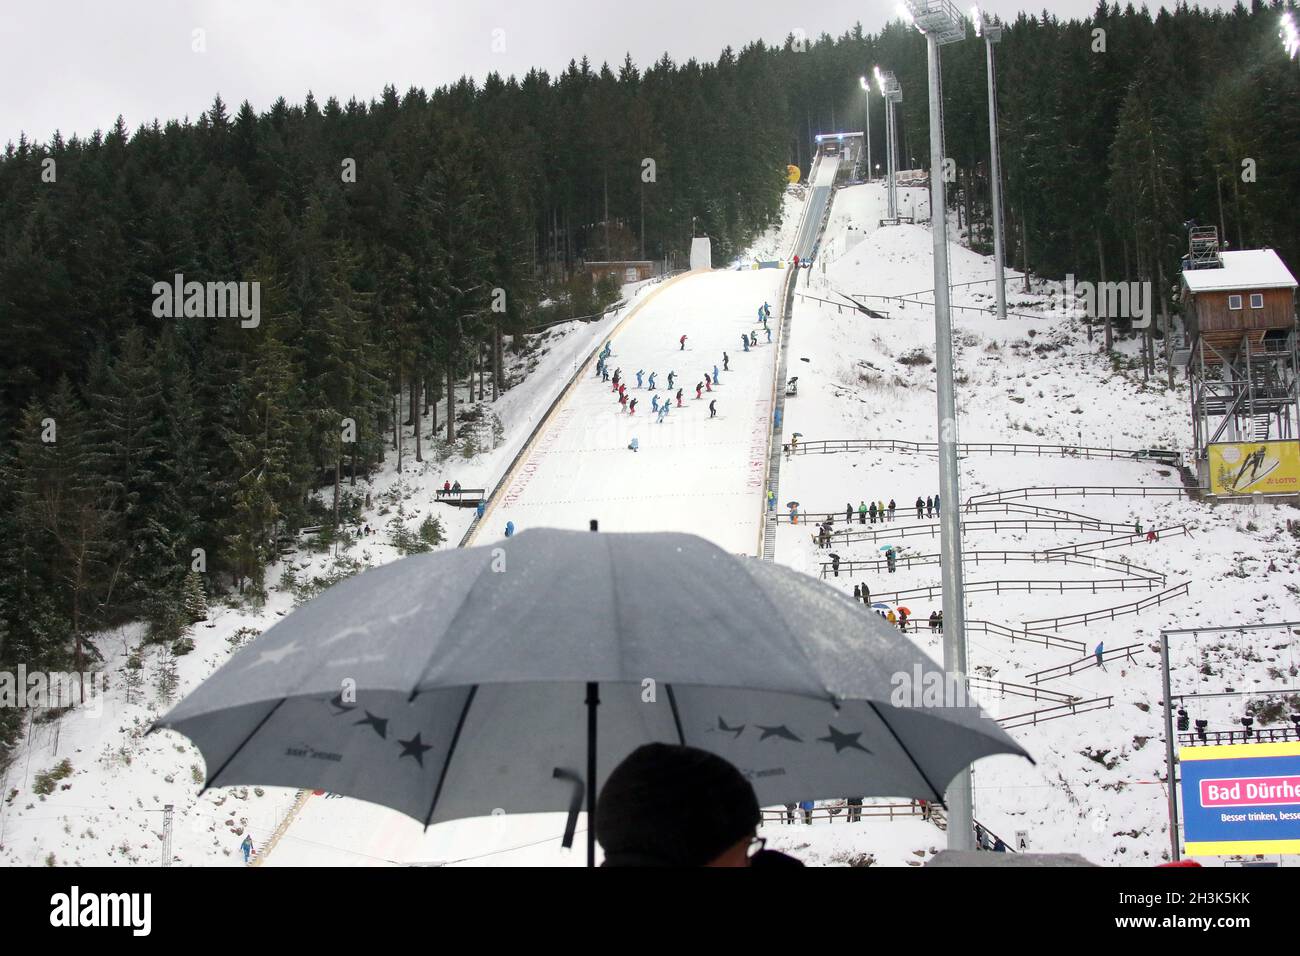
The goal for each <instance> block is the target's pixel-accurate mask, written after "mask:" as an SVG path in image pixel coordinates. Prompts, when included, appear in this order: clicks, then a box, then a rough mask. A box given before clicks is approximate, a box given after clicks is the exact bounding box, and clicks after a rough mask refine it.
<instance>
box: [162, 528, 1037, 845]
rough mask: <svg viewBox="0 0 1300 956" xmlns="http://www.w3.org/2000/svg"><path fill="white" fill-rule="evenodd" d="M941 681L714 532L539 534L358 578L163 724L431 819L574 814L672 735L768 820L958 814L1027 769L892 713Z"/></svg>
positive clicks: (233, 768)
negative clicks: (949, 791)
mask: <svg viewBox="0 0 1300 956" xmlns="http://www.w3.org/2000/svg"><path fill="white" fill-rule="evenodd" d="M742 598H743V599H742ZM936 670H937V668H936V667H935V666H934V664H932V663H931V662H930V660H929V658H927V657H925V656H924V655H923V654H921V653H920V652H919V651H917V650H916V649H915V648H913V647H912V645H911V643H910V642H908V641H907V640H906V639H904V638H900V637H899V635H898V632H897V630H896V629H891V628H889V627H888V626H886V625H885V624H884V622H882V621H881V620H879V618H878V617H876V616H875V615H873V614H870V613H868V612H867V611H866V610H865V609H864V608H863V607H862V606H861V605H860V604H859V603H857V602H854V601H852V600H850V599H849V598H847V597H845V596H843V595H841V594H839V593H838V592H837V591H835V590H833V589H832V588H830V587H828V586H826V585H824V584H822V583H821V582H819V581H817V580H815V579H814V578H811V577H808V576H806V575H803V574H800V573H798V572H796V571H793V570H791V569H789V568H785V567H782V566H780V565H777V564H772V563H769V562H765V561H758V560H754V559H749V558H737V557H734V556H732V555H729V554H727V553H726V552H725V551H723V550H722V549H720V548H718V547H717V546H715V545H713V544H711V543H709V542H706V541H704V540H703V539H701V538H698V537H695V536H693V535H686V534H592V533H590V532H575V531H556V530H547V529H540V530H530V531H525V532H523V533H522V534H519V535H517V536H515V537H514V538H512V539H510V540H508V541H505V542H500V543H497V544H494V545H491V546H485V547H477V548H466V549H458V550H451V551H443V552H438V553H433V554H424V555H417V556H413V557H409V558H405V559H403V560H400V561H396V562H393V563H392V564H388V565H384V566H382V567H379V568H375V569H373V570H370V571H367V572H366V573H364V574H362V575H359V576H357V577H354V578H350V579H348V580H346V581H343V582H341V583H339V584H336V585H335V586H333V587H331V588H330V589H329V590H328V591H326V592H325V593H323V594H322V595H320V596H319V597H317V598H316V599H315V600H313V601H311V602H310V603H308V604H306V605H305V606H303V607H302V608H300V609H298V610H296V611H294V612H293V613H292V614H290V615H289V616H288V617H286V618H285V619H284V620H282V621H280V622H279V623H277V624H276V625H275V626H274V627H272V628H270V629H269V630H268V631H267V632H266V633H265V634H263V635H262V636H261V637H260V638H258V639H257V640H256V641H255V642H253V643H252V644H250V645H248V646H247V647H245V648H243V649H241V650H240V651H239V652H238V653H236V654H235V656H234V657H232V658H231V660H230V661H229V662H228V663H227V664H226V665H225V666H224V667H222V668H221V669H220V670H218V671H217V672H216V673H215V674H214V675H212V677H210V678H209V679H208V680H207V681H205V682H204V683H203V684H202V685H200V686H199V687H198V688H197V689H196V690H195V691H194V692H193V693H191V694H190V695H189V696H188V697H187V698H186V699H185V700H183V701H182V702H181V703H180V704H178V705H177V706H176V707H175V708H173V709H172V710H171V711H170V712H169V713H168V714H167V715H166V716H165V717H163V718H162V719H161V720H159V721H158V723H157V724H156V725H155V727H154V729H158V728H166V729H171V730H176V731H179V732H180V733H182V734H184V735H185V736H187V737H189V738H190V739H191V740H193V741H194V742H195V744H197V745H198V747H199V749H200V750H201V751H202V753H203V756H204V759H205V760H206V761H207V785H208V786H230V785H236V784H266V785H280V786H287V787H306V788H315V789H323V790H328V791H331V792H333V793H341V794H345V795H347V796H352V797H356V798H359V799H362V800H368V801H371V802H374V803H379V804H384V805H386V806H389V807H393V808H395V809H397V810H400V811H401V812H403V813H405V814H407V815H408V816H411V817H414V818H415V819H417V820H419V821H421V822H423V823H424V824H425V825H428V824H430V823H435V822H438V821H442V820H452V819H457V818H461V817H467V816H484V815H488V814H491V813H492V812H493V811H494V810H496V809H497V808H500V809H502V810H504V811H505V812H507V813H527V812H545V811H570V812H572V811H574V810H575V808H576V806H577V805H578V804H579V803H580V801H581V797H582V790H583V788H584V787H585V788H586V790H587V794H588V800H589V801H590V794H591V793H592V792H594V785H595V784H599V783H601V782H603V780H604V778H605V776H607V775H608V773H609V771H610V770H612V769H613V768H614V766H615V765H616V764H617V763H618V762H619V761H620V760H622V759H623V757H625V756H627V755H628V754H629V753H630V752H631V751H632V750H633V749H635V748H636V747H637V746H639V745H641V744H643V743H646V742H650V741H664V742H669V743H685V744H690V745H692V746H696V747H701V748H704V749H707V750H711V751H713V752H715V753H717V754H719V755H721V756H722V757H724V758H726V759H727V760H729V761H731V762H732V763H733V764H734V765H735V766H737V767H738V768H740V770H741V771H742V772H743V773H744V774H745V775H746V776H747V777H748V778H749V779H750V780H751V782H752V783H753V785H754V788H755V790H756V791H757V793H758V797H759V800H760V802H761V803H763V804H764V805H773V804H780V803H788V802H792V801H795V800H802V799H814V798H825V797H835V796H844V795H846V794H853V795H861V796H898V797H921V798H924V799H927V800H941V799H942V794H943V791H944V789H945V787H946V785H947V783H948V782H949V780H951V779H952V777H953V776H954V775H956V773H957V772H958V771H959V770H960V769H962V768H963V767H965V766H966V765H968V764H969V763H970V762H971V761H973V760H976V759H978V758H980V757H983V756H987V755H990V754H995V753H1015V754H1021V755H1024V756H1028V755H1027V754H1025V751H1024V750H1022V749H1021V748H1020V747H1019V746H1018V745H1017V744H1016V743H1015V742H1013V741H1012V740H1011V739H1010V738H1009V737H1008V736H1007V735H1006V733H1005V732H1003V731H1002V730H1001V728H1000V727H998V726H997V724H996V723H994V722H993V721H992V720H990V719H988V718H986V717H984V716H983V715H982V714H981V713H980V711H979V710H978V708H976V707H973V706H970V707H954V706H946V707H933V708H927V707H920V706H897V707H896V706H893V705H892V704H891V702H890V701H891V695H892V694H893V693H894V682H895V681H896V680H897V677H898V675H904V677H905V679H906V680H909V681H922V680H924V679H925V675H927V674H931V672H934V671H936ZM930 679H931V680H933V679H934V676H933V675H932V676H931V678H930ZM939 679H942V678H941V677H940V678H939ZM597 699H598V703H597ZM906 703H907V704H911V703H913V701H912V700H911V699H910V698H909V699H908V700H907V701H906ZM589 720H591V721H592V723H589ZM597 723H598V726H599V732H598V735H597V733H596V725H597ZM593 760H594V761H595V764H594V765H595V767H596V768H597V769H596V772H595V773H591V772H590V768H591V766H592V763H591V761H593Z"/></svg>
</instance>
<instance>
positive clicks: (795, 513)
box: [790, 501, 799, 524]
mask: <svg viewBox="0 0 1300 956" xmlns="http://www.w3.org/2000/svg"><path fill="white" fill-rule="evenodd" d="M790 523H791V524H798V523H799V506H798V505H797V504H795V503H794V502H793V501H792V502H790Z"/></svg>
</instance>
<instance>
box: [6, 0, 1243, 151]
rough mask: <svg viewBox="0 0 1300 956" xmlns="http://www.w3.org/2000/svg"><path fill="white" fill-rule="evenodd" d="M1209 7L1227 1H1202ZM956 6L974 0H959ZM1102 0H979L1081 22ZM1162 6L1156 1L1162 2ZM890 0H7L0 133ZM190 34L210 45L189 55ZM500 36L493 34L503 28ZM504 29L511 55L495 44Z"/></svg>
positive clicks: (700, 37) (417, 75) (647, 58)
mask: <svg viewBox="0 0 1300 956" xmlns="http://www.w3.org/2000/svg"><path fill="white" fill-rule="evenodd" d="M1201 5H1202V6H1207V5H1208V6H1222V5H1227V4H1226V0H1202V2H1201ZM958 6H959V7H960V8H963V9H964V8H966V7H967V6H968V2H967V0H960V2H959V3H958ZM1095 6H1096V0H1037V2H1032V0H985V3H984V4H983V7H984V9H986V10H988V11H989V12H991V13H994V14H996V15H998V16H1001V17H1003V18H1008V19H1009V18H1012V17H1014V16H1015V14H1016V12H1017V11H1018V10H1019V9H1022V8H1026V7H1027V8H1028V9H1030V10H1036V11H1041V10H1043V9H1050V10H1052V11H1053V12H1054V13H1056V14H1057V15H1059V16H1061V17H1062V18H1069V17H1086V16H1088V15H1089V14H1091V12H1092V10H1093V9H1094V8H1095ZM1156 6H1157V3H1155V2H1152V3H1151V7H1152V8H1153V9H1155V7H1156ZM897 8H898V4H897V2H896V0H819V2H812V3H791V2H789V0H785V2H778V0H543V2H539V0H534V2H527V3H509V2H502V0H461V2H458V3H447V2H442V0H438V2H432V0H430V2H418V0H356V2H351V3H348V2H342V0H320V2H314V3H313V2H306V0H225V2H219V0H35V2H32V0H27V2H20V0H0V143H3V142H6V141H9V140H16V139H17V138H18V133H19V131H25V132H26V133H27V135H28V138H29V139H33V140H38V141H44V140H46V139H48V138H49V136H50V134H51V133H52V132H53V131H54V130H55V129H56V128H57V129H60V130H62V131H63V134H64V136H65V138H66V137H69V136H71V134H72V133H73V132H75V133H78V134H81V135H86V134H88V133H90V132H91V131H92V130H94V129H95V128H100V129H107V128H108V127H110V126H111V125H112V123H113V121H114V119H115V118H116V116H117V115H118V114H119V113H121V114H122V115H123V116H124V117H125V119H126V123H127V126H128V127H129V128H130V129H132V130H134V129H135V128H136V127H137V126H138V125H139V124H140V123H142V122H143V123H148V122H150V121H152V120H153V119H154V118H155V117H157V118H159V119H162V120H166V119H169V118H181V117H184V116H189V117H190V118H191V119H194V118H196V117H197V116H198V114H199V113H201V112H203V111H204V110H205V109H207V107H208V106H209V105H210V104H211V102H212V99H213V96H214V95H215V94H216V93H218V92H219V93H220V94H221V96H222V97H223V98H224V99H225V100H226V102H227V103H228V104H229V105H230V108H231V111H232V112H233V111H234V109H235V108H237V107H238V105H239V103H240V102H242V101H243V100H245V99H247V100H248V101H249V102H251V103H252V104H253V107H254V108H255V109H256V110H257V111H258V112H262V111H264V110H265V109H267V107H269V106H270V104H271V103H272V102H273V101H274V99H275V98H276V97H277V96H281V95H283V96H284V97H285V98H286V99H288V100H289V101H290V102H292V103H296V102H301V101H302V99H303V96H304V95H305V94H306V92H307V90H309V89H310V90H312V91H313V92H314V93H315V94H316V97H317V99H318V100H320V101H322V102H323V101H324V100H325V99H326V98H327V97H328V96H331V95H333V96H337V97H338V98H339V99H340V100H341V101H344V102H346V100H347V99H348V98H349V97H351V96H354V95H355V96H356V97H357V98H358V99H370V98H372V97H375V96H377V95H378V94H379V92H380V91H381V90H382V89H383V87H384V85H385V84H387V83H392V84H393V85H394V86H396V87H397V89H398V91H399V92H405V90H406V89H407V88H408V87H410V86H423V87H424V88H425V89H433V88H434V87H436V86H439V85H442V84H444V83H448V82H452V81H455V80H456V79H457V78H459V77H460V76H461V75H463V74H469V75H471V76H474V77H477V78H481V77H483V76H486V75H487V74H488V73H489V72H490V71H492V70H497V71H499V72H500V73H501V74H502V75H505V76H508V75H510V74H511V73H513V74H516V75H519V76H522V75H523V74H524V73H525V72H527V70H528V69H529V67H532V66H538V67H542V68H544V69H547V70H550V71H551V72H552V73H555V72H556V71H558V70H559V69H562V68H563V67H564V66H565V65H566V64H567V63H568V61H569V60H570V58H574V59H577V58H580V57H581V56H582V55H583V54H586V55H587V56H588V57H590V58H591V60H592V62H593V63H595V64H596V65H599V64H600V63H601V62H602V61H609V62H610V63H611V64H616V63H618V62H619V61H621V60H622V58H623V54H624V53H625V52H630V53H631V54H632V58H633V60H635V61H636V63H637V64H638V65H639V66H644V65H645V64H647V63H649V62H652V61H653V60H656V59H658V57H659V56H660V55H661V54H662V53H664V52H665V51H667V52H668V53H669V55H670V56H672V58H673V59H674V60H675V61H678V62H683V61H685V60H687V59H689V58H691V57H695V58H696V59H701V60H703V59H713V58H715V57H716V56H717V54H718V51H719V50H721V49H722V48H723V47H725V46H727V45H728V44H730V45H732V46H734V47H737V48H739V47H740V46H743V45H744V44H745V43H747V42H749V41H751V40H754V39H760V38H761V39H763V40H766V41H771V42H781V41H783V40H784V38H785V36H786V35H787V34H789V33H791V32H792V31H794V30H795V29H796V28H798V29H802V30H804V31H805V32H806V33H807V35H808V36H810V37H815V36H817V35H818V34H819V33H822V32H823V31H825V32H829V33H831V34H832V35H838V34H840V33H843V32H844V31H845V30H847V29H849V28H850V27H852V25H853V24H854V23H855V22H857V21H861V22H862V25H863V28H864V29H865V30H866V31H867V32H868V33H873V32H876V31H878V30H879V29H880V27H881V26H882V25H883V24H884V23H885V22H886V21H887V20H889V19H892V18H893V17H894V16H896V13H895V11H896V10H897ZM195 29H202V30H204V31H205V34H206V47H207V49H206V52H202V53H196V52H194V51H193V50H192V49H191V45H192V35H193V31H194V30H195ZM498 30H499V31H504V32H503V33H500V34H494V31H498ZM494 35H495V36H497V37H498V38H499V39H501V40H504V50H503V51H500V52H494V50H493V39H494Z"/></svg>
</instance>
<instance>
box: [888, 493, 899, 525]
mask: <svg viewBox="0 0 1300 956" xmlns="http://www.w3.org/2000/svg"><path fill="white" fill-rule="evenodd" d="M897 508H898V505H896V504H895V503H894V499H893V498H890V499H889V520H890V521H893V520H894V511H895V509H897Z"/></svg>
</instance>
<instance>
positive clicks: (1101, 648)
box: [1092, 641, 1106, 670]
mask: <svg viewBox="0 0 1300 956" xmlns="http://www.w3.org/2000/svg"><path fill="white" fill-rule="evenodd" d="M1092 655H1093V657H1095V658H1096V659H1097V666H1098V667H1100V668H1101V669H1102V670H1105V669H1106V665H1105V663H1104V661H1105V659H1106V642H1105V641H1098V642H1097V646H1096V647H1094V648H1093V649H1092Z"/></svg>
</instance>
